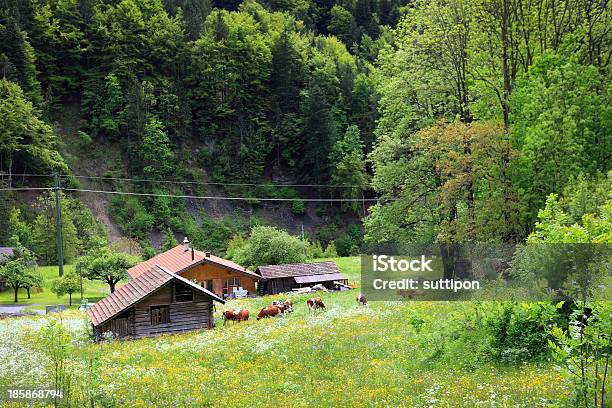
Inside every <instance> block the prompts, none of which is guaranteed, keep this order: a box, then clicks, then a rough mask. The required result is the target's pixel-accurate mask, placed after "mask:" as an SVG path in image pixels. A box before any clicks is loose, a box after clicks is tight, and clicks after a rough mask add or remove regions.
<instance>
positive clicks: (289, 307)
mask: <svg viewBox="0 0 612 408" xmlns="http://www.w3.org/2000/svg"><path fill="white" fill-rule="evenodd" d="M272 306H276V307H278V308H280V309H281V312H283V313H285V312H287V313H291V312H293V302H292V301H291V299H287V300H285V301H284V302H283V301H280V300H274V301H273V302H272Z"/></svg>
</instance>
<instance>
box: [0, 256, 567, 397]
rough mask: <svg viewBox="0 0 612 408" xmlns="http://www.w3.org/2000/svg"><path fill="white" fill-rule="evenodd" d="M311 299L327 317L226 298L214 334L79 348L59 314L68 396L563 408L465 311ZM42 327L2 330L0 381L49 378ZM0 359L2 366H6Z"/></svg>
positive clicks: (77, 328) (349, 266) (453, 305)
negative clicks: (69, 348)
mask: <svg viewBox="0 0 612 408" xmlns="http://www.w3.org/2000/svg"><path fill="white" fill-rule="evenodd" d="M335 261H336V262H337V263H338V265H339V266H340V268H341V270H342V272H343V273H344V274H346V275H347V277H348V279H349V281H355V282H356V281H357V277H358V272H359V258H340V259H335ZM319 295H320V296H321V297H322V298H323V300H324V301H325V303H326V305H327V310H325V311H320V312H316V313H309V312H308V311H307V308H306V305H305V302H306V299H307V298H308V297H309V296H310V295H302V296H291V297H292V299H293V300H294V302H295V312H294V313H293V314H291V315H289V316H287V317H286V318H275V319H265V320H260V321H257V320H256V319H255V315H256V314H257V311H258V310H259V308H261V307H263V306H265V305H268V304H270V302H271V301H272V300H273V299H277V298H281V297H280V296H266V297H260V298H254V299H240V300H232V301H229V302H228V303H227V304H226V305H223V306H221V305H219V306H218V307H217V311H216V323H217V327H216V328H215V329H214V330H201V331H196V332H190V333H185V334H179V335H167V336H161V337H157V338H151V339H141V340H134V341H110V342H104V343H101V344H91V343H88V342H87V341H86V340H85V339H84V337H83V332H84V331H83V328H85V327H86V325H85V324H83V323H82V320H83V314H82V313H80V312H67V313H64V314H63V320H64V323H65V324H66V325H68V326H69V327H70V328H71V332H72V333H73V343H74V344H75V346H74V347H75V349H74V350H73V352H72V355H73V362H72V367H73V369H74V371H75V384H76V385H75V389H76V391H75V394H74V395H73V396H74V397H75V398H79V396H80V397H83V394H82V393H83V392H85V391H84V390H86V389H88V387H87V386H85V384H88V383H89V382H90V381H92V380H91V379H92V378H94V379H95V380H93V385H92V386H90V388H91V387H93V389H95V393H96V395H97V397H96V398H98V401H100V404H101V405H100V406H111V407H112V406H134V407H147V406H177V407H200V406H250V407H252V406H277V405H279V404H281V405H283V406H291V407H293V406H296V407H301V406H304V407H306V406H343V407H344V406H350V407H359V406H414V407H429V406H442V407H448V406H453V407H455V406H464V407H473V406H485V407H493V406H495V407H505V406H524V407H538V406H563V405H566V403H567V398H568V389H567V388H566V387H565V386H564V383H563V381H562V378H561V376H560V374H558V372H557V371H556V370H555V367H554V366H553V364H551V363H548V362H540V363H524V364H521V365H509V366H504V365H498V364H495V363H494V362H492V361H490V360H488V359H486V358H483V354H482V349H483V346H484V345H485V344H484V343H485V342H486V338H485V337H483V336H482V333H483V332H482V330H483V329H482V327H479V326H478V325H474V326H472V327H467V328H466V327H464V326H466V325H467V324H469V323H468V321H469V319H465V316H468V315H469V314H470V313H471V312H472V310H473V308H474V305H473V304H471V303H468V302H371V304H370V305H369V306H368V307H361V306H358V305H357V304H356V302H355V295H356V291H348V292H336V293H322V292H320V293H319ZM230 307H233V308H236V307H239V308H247V309H248V310H249V311H250V312H251V319H250V320H249V321H248V322H243V323H239V324H231V323H230V324H228V325H227V326H226V327H223V325H222V321H221V318H220V317H221V312H222V310H223V309H226V308H230ZM414 319H422V320H424V324H423V325H422V327H421V328H420V330H417V328H416V327H415V326H414V325H413V324H411V323H410V322H412V321H413V320H414ZM43 324H44V318H42V317H28V318H18V319H6V320H4V321H0V384H9V385H18V384H39V383H40V382H42V383H44V382H48V381H49V378H51V377H50V376H49V369H45V366H44V365H41V364H40V361H44V359H42V353H43V352H44V350H42V348H41V347H40V346H38V344H39V343H40V336H39V334H38V330H39V328H40V327H41V326H42V325H43ZM458 329H461V330H458ZM466 329H467V330H466ZM458 333H467V334H465V335H461V334H458ZM461 336H467V337H461ZM3 355H6V356H8V355H11V356H12V357H11V358H10V359H9V360H10V361H7V360H6V359H3V357H1V356H3ZM33 366H34V367H37V369H36V370H34V369H32V367H33ZM90 366H92V367H94V370H93V373H92V372H91V371H90V368H89V367H90ZM82 401H83V400H81V402H82ZM102 401H103V402H102ZM77 405H78V403H77V404H76V405H75V406H77Z"/></svg>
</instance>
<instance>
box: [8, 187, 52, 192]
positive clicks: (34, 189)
mask: <svg viewBox="0 0 612 408" xmlns="http://www.w3.org/2000/svg"><path fill="white" fill-rule="evenodd" d="M53 189H54V188H53V187H11V188H0V191H40V190H53Z"/></svg>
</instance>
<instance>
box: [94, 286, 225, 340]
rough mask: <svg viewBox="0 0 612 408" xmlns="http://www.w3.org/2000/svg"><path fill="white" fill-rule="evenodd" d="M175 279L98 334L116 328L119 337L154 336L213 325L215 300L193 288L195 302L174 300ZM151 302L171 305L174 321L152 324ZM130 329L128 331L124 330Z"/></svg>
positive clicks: (98, 331)
mask: <svg viewBox="0 0 612 408" xmlns="http://www.w3.org/2000/svg"><path fill="white" fill-rule="evenodd" d="M177 284H180V283H176V282H171V283H170V284H167V285H166V286H164V287H162V288H160V289H159V290H157V291H156V292H154V293H152V294H151V295H149V296H147V297H146V298H144V299H143V300H142V301H140V302H139V303H137V304H136V305H134V306H133V307H131V308H130V309H128V311H126V312H124V313H122V314H121V315H119V316H117V317H115V318H113V319H111V320H109V321H108V322H105V323H104V324H102V325H101V326H99V327H97V328H96V333H97V335H101V334H102V333H104V332H107V331H112V332H113V333H115V335H116V336H117V337H124V336H131V337H150V336H156V335H159V334H163V333H179V332H184V331H189V330H196V329H205V328H209V327H212V322H213V314H212V306H213V305H212V300H211V299H210V298H208V297H206V296H205V295H204V294H203V293H200V292H196V291H194V292H193V301H192V302H180V303H177V302H175V301H174V291H175V285H177ZM151 306H169V309H170V322H169V323H163V324H158V325H152V324H151ZM125 332H127V334H123V333H125Z"/></svg>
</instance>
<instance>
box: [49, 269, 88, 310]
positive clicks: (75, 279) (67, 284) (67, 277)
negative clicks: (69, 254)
mask: <svg viewBox="0 0 612 408" xmlns="http://www.w3.org/2000/svg"><path fill="white" fill-rule="evenodd" d="M80 289H81V279H80V277H79V276H78V275H77V274H76V273H74V272H68V273H66V274H64V276H61V277H59V278H57V279H56V280H55V281H53V284H52V285H51V291H52V292H53V293H55V294H56V295H57V297H60V296H64V295H66V294H68V295H70V306H72V294H73V293H76V292H78V291H79V290H80Z"/></svg>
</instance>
